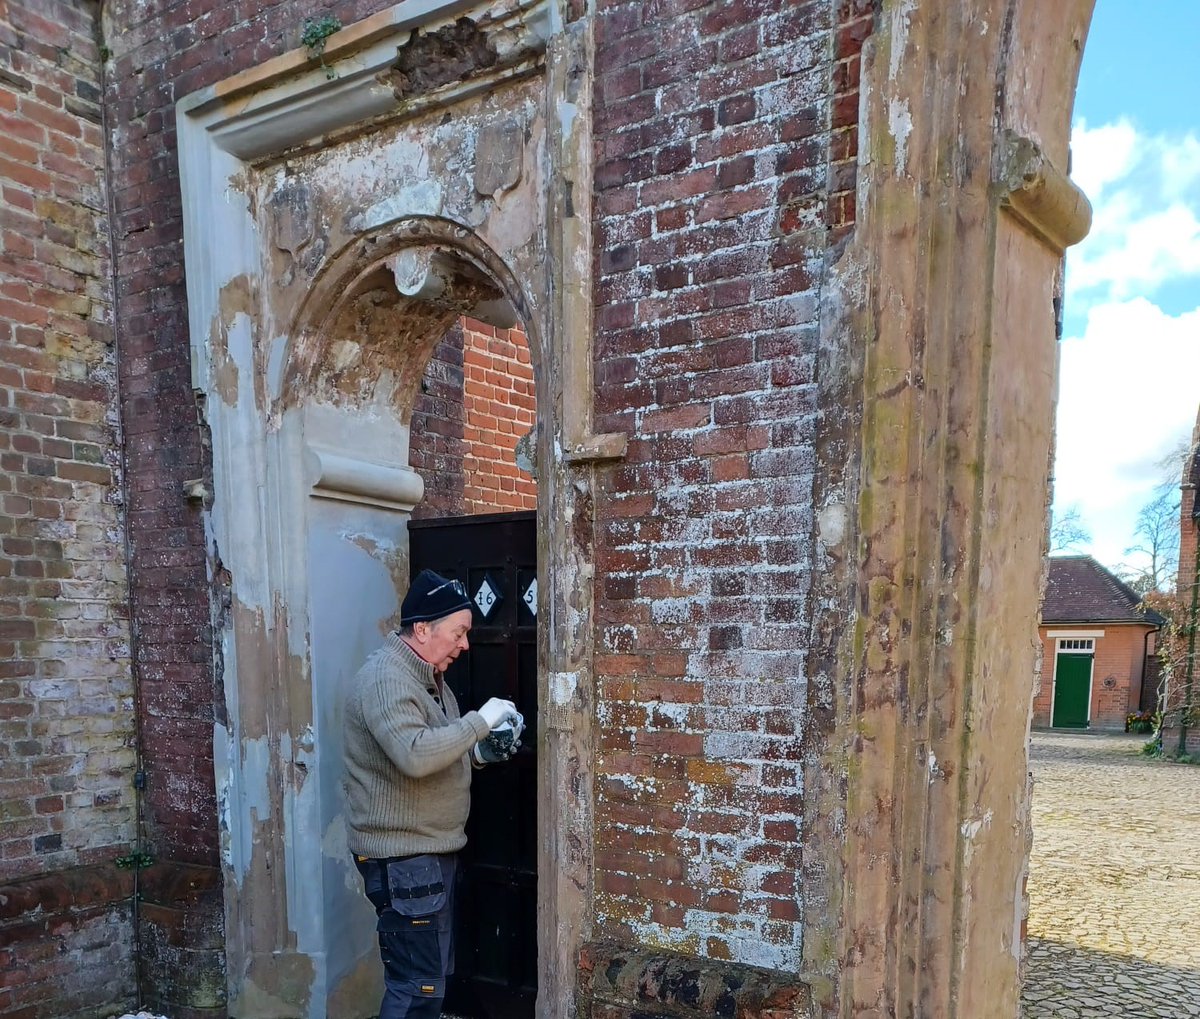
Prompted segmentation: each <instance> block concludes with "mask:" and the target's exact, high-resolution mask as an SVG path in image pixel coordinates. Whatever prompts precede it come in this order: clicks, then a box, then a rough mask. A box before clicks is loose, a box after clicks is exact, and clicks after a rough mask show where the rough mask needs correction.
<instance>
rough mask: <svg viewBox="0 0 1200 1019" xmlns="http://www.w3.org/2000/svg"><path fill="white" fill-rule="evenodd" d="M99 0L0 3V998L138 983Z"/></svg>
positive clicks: (80, 1006) (40, 1003) (57, 1002)
mask: <svg viewBox="0 0 1200 1019" xmlns="http://www.w3.org/2000/svg"><path fill="white" fill-rule="evenodd" d="M95 17H96V6H95V5H94V4H90V3H81V2H75V0H8V2H5V3H0V550H2V554H0V822H2V823H0V1016H18V1015H20V1016H27V1015H28V1016H32V1015H66V1014H68V1013H71V1014H76V1013H77V1012H78V1014H84V1012H85V1011H86V1010H89V1009H90V1010H91V1012H90V1013H88V1014H94V1013H95V1011H96V1010H97V1009H99V1008H100V1007H102V1006H113V1005H119V1004H121V1003H122V1002H128V1001H132V996H133V994H134V985H133V963H132V925H131V923H130V912H131V905H132V903H131V899H130V890H129V887H128V884H129V883H128V880H127V875H123V874H122V872H120V871H119V870H118V869H117V868H115V867H114V866H113V862H112V861H113V860H114V859H115V858H116V857H118V856H121V855H123V854H125V853H127V852H128V851H129V848H130V844H131V843H132V841H133V839H134V836H135V799H134V798H135V793H134V790H133V786H132V776H133V771H134V765H135V756H134V736H135V716H134V704H133V684H132V680H131V676H130V638H129V624H128V620H127V615H128V613H127V607H126V606H127V587H126V574H125V564H124V539H123V521H122V512H121V496H120V491H121V485H120V434H119V429H118V428H117V419H116V389H115V381H116V378H115V376H116V355H115V351H114V347H113V334H112V328H111V324H110V323H111V320H112V287H111V262H110V258H109V251H108V247H107V240H106V237H107V218H108V217H107V197H108V196H107V193H106V190H105V179H104V147H103V133H102V127H101V109H100V59H99V46H98V42H97V38H96V24H95Z"/></svg>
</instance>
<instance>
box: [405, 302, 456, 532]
mask: <svg viewBox="0 0 1200 1019" xmlns="http://www.w3.org/2000/svg"><path fill="white" fill-rule="evenodd" d="M463 345H464V330H463V322H462V321H461V320H460V321H459V322H456V323H455V324H454V326H453V328H451V329H450V331H449V332H447V333H446V335H445V336H444V337H443V338H442V339H441V340H440V341H439V343H438V345H437V346H436V347H435V348H434V351H433V354H432V355H431V356H430V358H429V363H428V364H427V365H426V366H425V374H424V376H423V377H422V379H421V391H420V393H419V394H418V395H417V399H416V402H415V403H414V404H413V413H412V419H411V421H410V423H409V443H408V462H409V466H411V467H412V469H413V470H415V471H416V472H417V473H418V474H419V475H421V480H422V481H423V482H424V483H425V495H424V497H423V498H422V499H421V501H420V503H418V504H417V506H416V508H415V509H414V510H413V517H415V518H416V519H418V520H420V519H423V518H425V517H429V518H433V519H436V518H438V517H456V516H461V515H462V514H463V513H467V512H470V511H469V510H468V509H467V508H466V503H465V500H464V494H463V488H464V485H463V481H464V477H463V463H464V460H465V458H466V456H467V453H468V445H467V443H466V441H465V440H464V438H463V419H464V410H463V378H464V373H463Z"/></svg>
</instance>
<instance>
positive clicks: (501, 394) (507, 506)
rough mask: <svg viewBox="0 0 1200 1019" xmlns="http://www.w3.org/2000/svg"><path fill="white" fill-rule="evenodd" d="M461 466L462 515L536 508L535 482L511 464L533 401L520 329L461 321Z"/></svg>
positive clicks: (529, 419) (526, 345)
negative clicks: (463, 449)
mask: <svg viewBox="0 0 1200 1019" xmlns="http://www.w3.org/2000/svg"><path fill="white" fill-rule="evenodd" d="M462 329H463V335H464V343H463V372H464V382H463V386H464V397H463V402H464V413H465V423H464V432H463V434H464V436H465V440H466V455H465V458H464V461H463V478H464V481H463V483H464V485H465V494H464V499H463V505H464V511H465V512H467V513H506V512H512V511H516V510H531V509H537V482H536V481H534V479H533V478H532V477H531V476H530V475H529V474H526V473H525V472H523V471H521V470H519V469H518V468H517V464H516V454H515V448H516V445H517V440H518V439H520V438H522V437H523V436H524V435H526V434H527V433H528V432H529V431H530V430H531V429H532V428H533V426H534V421H535V419H536V416H537V400H536V397H535V396H534V388H533V365H532V363H531V362H530V357H529V341H528V340H527V339H526V337H525V334H524V332H522V331H521V329H520V328H514V329H496V328H495V327H493V326H490V325H487V324H485V323H483V322H477V321H475V320H474V319H464V320H463V322H462Z"/></svg>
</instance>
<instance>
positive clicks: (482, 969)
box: [408, 300, 538, 1019]
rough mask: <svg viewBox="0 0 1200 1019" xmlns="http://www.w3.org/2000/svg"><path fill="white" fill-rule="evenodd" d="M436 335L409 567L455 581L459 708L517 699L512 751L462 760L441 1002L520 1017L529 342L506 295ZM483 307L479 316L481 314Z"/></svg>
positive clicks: (526, 957) (530, 684) (526, 841)
mask: <svg viewBox="0 0 1200 1019" xmlns="http://www.w3.org/2000/svg"><path fill="white" fill-rule="evenodd" d="M471 311H472V313H471V314H464V315H462V316H460V317H459V318H458V319H457V320H456V321H455V322H454V324H453V325H452V326H451V327H450V329H449V330H447V332H446V334H445V335H444V336H443V337H442V338H441V340H439V341H438V343H437V345H436V346H435V347H434V350H433V353H432V354H431V356H430V359H429V362H428V364H427V365H426V367H425V371H424V375H423V377H422V380H421V386H420V394H419V395H418V397H417V400H416V403H415V405H414V407H413V416H412V420H411V424H410V446H409V458H410V459H409V462H410V464H411V466H412V467H413V469H414V470H415V471H416V472H417V473H418V474H419V475H421V477H422V479H423V480H424V483H425V498H424V499H423V500H422V501H421V502H420V503H419V504H418V505H417V506H416V507H414V509H413V514H412V519H411V520H410V521H409V525H408V539H409V546H408V547H409V575H410V577H415V576H416V575H417V574H418V573H419V572H420V571H421V570H424V569H432V570H434V571H436V572H437V573H440V574H442V575H443V576H446V577H450V578H453V579H457V580H461V581H462V582H463V584H464V585H465V586H466V589H467V593H468V596H469V597H470V598H471V601H472V614H473V619H472V628H471V634H470V645H471V646H470V649H469V650H468V651H467V652H466V653H465V654H464V655H462V656H461V657H460V658H459V659H458V660H456V661H455V662H454V664H453V665H452V666H451V668H450V670H449V671H448V672H447V674H446V681H447V682H448V683H449V684H450V687H451V689H452V690H453V691H454V694H455V697H456V699H457V700H458V703H459V704H460V705H462V707H463V709H464V710H467V709H469V708H472V707H478V706H479V705H480V704H482V703H483V702H484V701H486V700H487V699H488V698H489V697H503V698H505V699H507V700H511V701H512V702H513V703H514V704H516V705H517V710H518V711H520V712H521V714H522V716H523V718H524V722H525V731H526V735H525V737H524V739H523V741H522V745H521V747H520V749H519V750H518V752H517V754H516V756H515V757H514V758H513V759H512V760H511V761H508V762H505V763H504V764H501V765H493V766H490V767H488V768H484V769H482V770H479V771H476V772H475V773H474V775H473V778H472V784H471V814H470V817H469V819H468V822H467V845H466V847H465V848H464V849H463V851H462V853H461V854H460V875H461V887H460V894H459V897H458V902H459V909H458V916H457V917H456V925H455V973H454V975H453V976H452V977H451V979H450V980H449V981H448V985H447V995H446V1001H445V1010H446V1013H447V1014H448V1015H453V1016H456V1017H461V1019H530V1017H532V1016H533V1014H534V1006H535V1002H536V997H537V979H538V950H537V949H538V946H537V895H538V888H537V846H538V841H537V810H538V797H537V772H538V755H537V739H536V735H535V734H536V733H537V726H538V704H537V692H538V682H537V648H538V642H537V623H538V619H537V607H538V584H537V577H538V560H537V545H538V542H537V477H536V464H535V460H536V428H537V400H536V395H535V379H534V374H533V363H532V357H531V354H530V349H529V341H528V338H527V336H526V333H525V330H524V328H523V326H522V324H521V323H520V322H519V321H517V319H516V316H515V314H514V313H513V312H512V310H511V307H510V306H506V305H504V304H503V303H501V302H499V301H496V300H489V301H487V302H480V304H478V305H476V306H474V307H473V308H472V309H471ZM484 315H486V320H485V319H484V318H483V317H476V316H484Z"/></svg>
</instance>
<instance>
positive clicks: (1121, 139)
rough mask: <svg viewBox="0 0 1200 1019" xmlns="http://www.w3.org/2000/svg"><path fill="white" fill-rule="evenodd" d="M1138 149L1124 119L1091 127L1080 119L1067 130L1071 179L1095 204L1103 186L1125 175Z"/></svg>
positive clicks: (1133, 131) (1135, 136)
mask: <svg viewBox="0 0 1200 1019" xmlns="http://www.w3.org/2000/svg"><path fill="white" fill-rule="evenodd" d="M1138 148H1139V146H1138V134H1137V131H1136V130H1135V129H1134V126H1133V125H1132V124H1131V123H1129V121H1128V120H1125V119H1124V118H1122V119H1121V120H1119V121H1117V122H1116V123H1115V124H1102V125H1101V126H1100V127H1092V128H1090V127H1088V126H1087V121H1086V120H1080V121H1078V122H1077V123H1076V124H1075V125H1074V127H1073V129H1072V131H1071V177H1072V178H1074V180H1075V183H1076V184H1078V185H1079V186H1080V187H1081V188H1083V193H1084V194H1085V195H1087V196H1088V198H1089V199H1090V200H1091V202H1092V204H1093V205H1095V204H1096V203H1097V201H1098V200H1099V198H1100V195H1101V194H1102V193H1103V191H1104V188H1105V185H1107V184H1111V183H1112V182H1113V181H1117V180H1120V179H1121V178H1122V177H1124V176H1125V175H1126V174H1127V173H1128V172H1129V170H1130V168H1131V167H1132V166H1133V165H1134V163H1135V162H1136V161H1137V159H1138Z"/></svg>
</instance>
